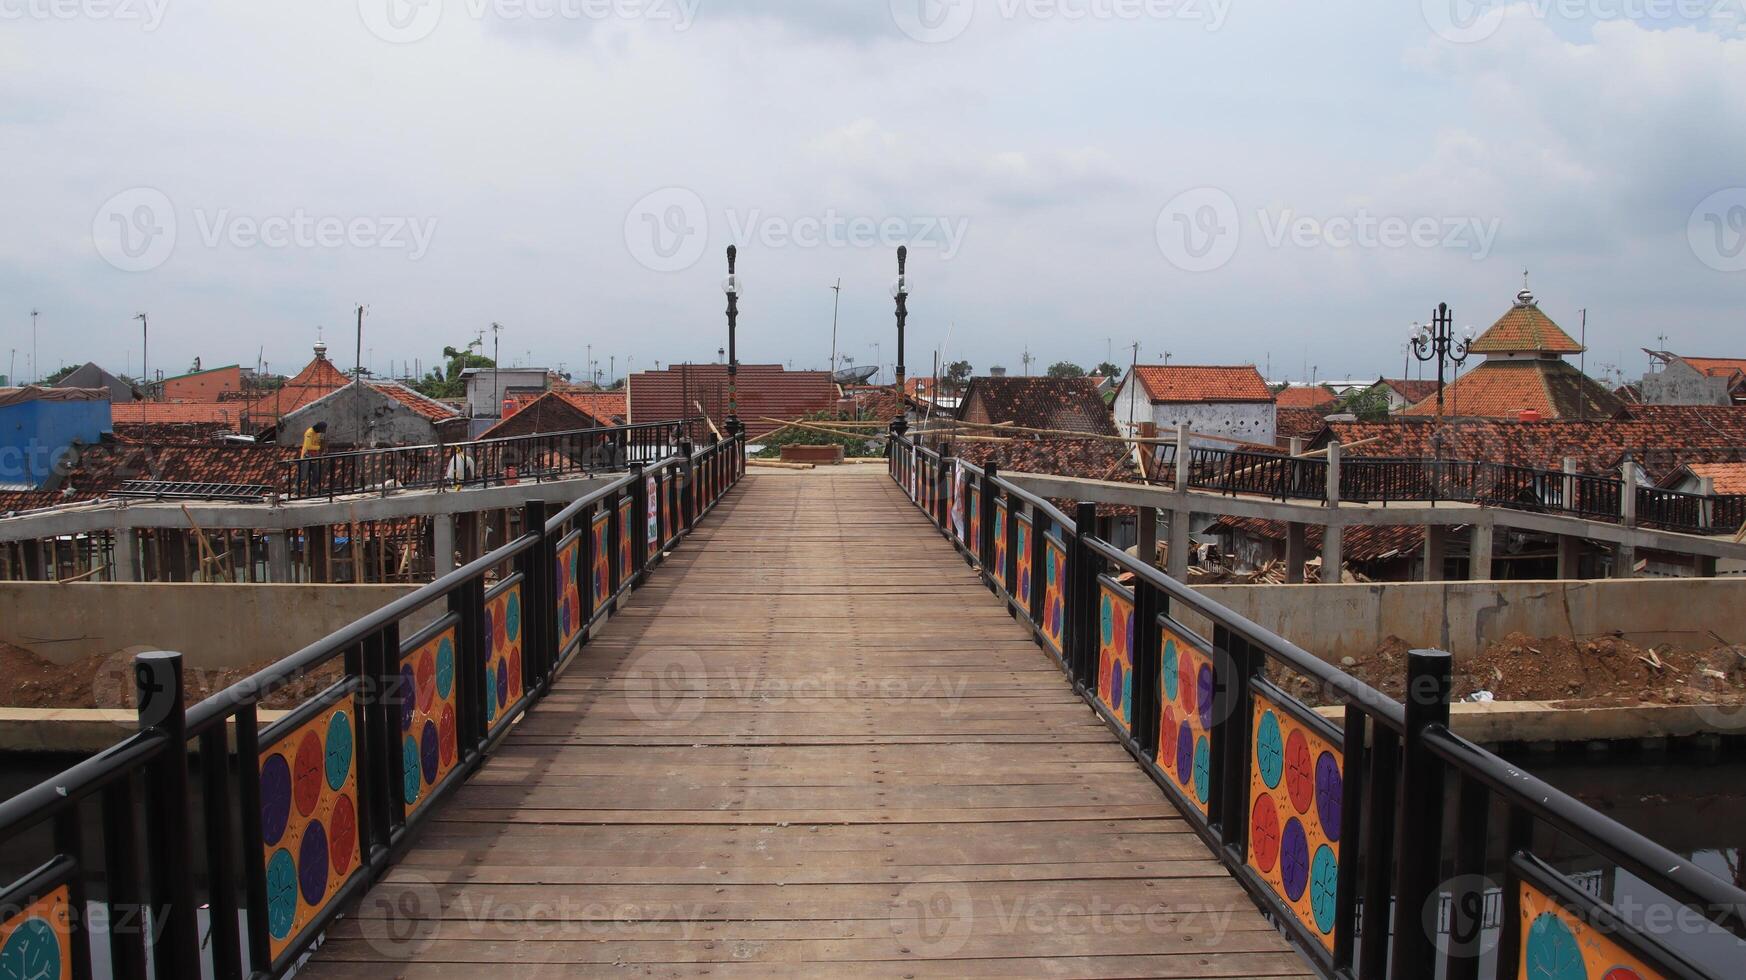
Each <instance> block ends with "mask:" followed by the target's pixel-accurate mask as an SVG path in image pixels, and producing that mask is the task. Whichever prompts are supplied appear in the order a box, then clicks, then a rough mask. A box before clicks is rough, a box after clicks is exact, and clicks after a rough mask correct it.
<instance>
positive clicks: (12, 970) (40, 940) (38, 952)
mask: <svg viewBox="0 0 1746 980" xmlns="http://www.w3.org/2000/svg"><path fill="white" fill-rule="evenodd" d="M64 962H65V960H63V959H62V955H61V937H60V936H59V935H57V934H56V933H55V930H54V927H53V926H51V925H49V924H48V922H46V921H45V920H43V919H40V918H38V917H36V916H31V917H30V918H28V919H25V920H24V922H22V923H21V924H19V926H18V928H17V929H14V930H12V935H10V936H7V937H6V945H5V946H3V947H0V976H6V977H58V976H60V975H61V965H62V964H63V963H64Z"/></svg>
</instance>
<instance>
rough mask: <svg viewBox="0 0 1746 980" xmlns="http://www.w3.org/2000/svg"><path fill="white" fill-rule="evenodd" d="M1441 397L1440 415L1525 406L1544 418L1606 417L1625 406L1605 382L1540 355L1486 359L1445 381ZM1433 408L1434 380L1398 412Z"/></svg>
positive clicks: (1498, 412) (1495, 414) (1484, 414)
mask: <svg viewBox="0 0 1746 980" xmlns="http://www.w3.org/2000/svg"><path fill="white" fill-rule="evenodd" d="M1443 401H1444V407H1443V413H1444V414H1445V415H1448V416H1469V417H1479V418H1496V419H1515V418H1519V417H1520V416H1521V413H1522V412H1523V411H1530V410H1531V411H1535V412H1539V413H1540V416H1541V417H1542V418H1549V419H1571V418H1610V417H1612V416H1615V415H1617V414H1619V412H1620V411H1622V410H1623V409H1624V402H1622V401H1620V399H1619V397H1618V396H1617V395H1615V394H1613V393H1612V392H1611V391H1608V390H1607V388H1606V386H1605V385H1603V384H1601V383H1600V382H1598V381H1596V380H1594V379H1593V378H1590V377H1589V376H1587V375H1585V374H1583V373H1582V372H1581V371H1578V370H1577V369H1576V367H1575V366H1573V365H1571V364H1569V363H1567V362H1565V361H1562V360H1557V359H1545V358H1540V359H1534V360H1515V361H1512V360H1488V361H1486V362H1485V363H1483V364H1481V365H1479V366H1478V367H1476V368H1474V369H1473V370H1471V371H1469V372H1468V373H1466V374H1464V375H1462V376H1461V377H1460V379H1458V380H1457V381H1455V382H1454V383H1453V384H1451V385H1449V386H1448V387H1446V388H1445V389H1444V390H1443ZM1436 413H1437V399H1436V392H1435V386H1433V389H1432V394H1431V396H1430V397H1428V398H1426V399H1425V400H1424V401H1421V402H1419V403H1418V404H1416V405H1413V406H1411V407H1410V408H1406V409H1402V410H1401V413H1400V414H1402V415H1435V414H1436Z"/></svg>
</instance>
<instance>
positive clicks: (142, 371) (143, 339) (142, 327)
mask: <svg viewBox="0 0 1746 980" xmlns="http://www.w3.org/2000/svg"><path fill="white" fill-rule="evenodd" d="M133 318H134V319H135V320H138V321H139V375H140V377H141V378H142V379H143V380H144V383H145V391H146V394H147V395H148V396H149V395H150V394H151V393H152V373H151V371H150V370H148V369H147V368H146V364H147V361H146V349H147V347H148V346H149V345H150V342H151V331H150V330H149V329H148V328H149V326H150V324H149V322H148V321H147V320H146V315H145V314H144V313H136V314H134V317H133ZM35 346H36V340H35V338H32V339H31V347H32V350H31V354H30V362H31V367H32V369H34V368H35V367H36V351H35ZM38 373H39V375H40V372H38Z"/></svg>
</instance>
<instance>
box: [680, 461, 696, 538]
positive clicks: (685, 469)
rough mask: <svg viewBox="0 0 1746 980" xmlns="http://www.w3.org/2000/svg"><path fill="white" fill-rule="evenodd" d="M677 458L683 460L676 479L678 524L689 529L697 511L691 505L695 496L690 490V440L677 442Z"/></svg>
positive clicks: (691, 475) (691, 474)
mask: <svg viewBox="0 0 1746 980" xmlns="http://www.w3.org/2000/svg"><path fill="white" fill-rule="evenodd" d="M679 458H680V459H682V460H684V462H682V463H680V464H679V476H678V478H677V480H676V482H677V484H678V490H679V526H680V527H682V528H684V529H685V530H686V531H690V530H691V525H692V523H693V522H694V521H696V520H697V511H696V509H695V508H694V507H693V506H692V504H693V503H694V502H695V498H694V497H693V490H692V477H693V473H692V472H691V441H690V440H689V439H687V440H684V441H682V442H680V443H679Z"/></svg>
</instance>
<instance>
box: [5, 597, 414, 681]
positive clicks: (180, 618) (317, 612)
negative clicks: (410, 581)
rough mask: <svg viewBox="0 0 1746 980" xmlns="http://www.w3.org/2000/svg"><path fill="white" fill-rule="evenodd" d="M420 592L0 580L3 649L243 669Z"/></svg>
mask: <svg viewBox="0 0 1746 980" xmlns="http://www.w3.org/2000/svg"><path fill="white" fill-rule="evenodd" d="M414 588H415V587H414V586H409V585H186V584H167V583H138V584H134V583H77V584H73V585H55V584H53V583H46V582H0V641H5V642H7V643H11V644H14V645H16V646H21V647H26V648H28V649H31V650H34V651H36V652H37V653H38V654H40V655H41V656H43V657H44V658H46V659H48V660H51V661H54V662H56V663H70V662H72V661H75V660H79V659H82V658H84V657H89V656H92V655H108V654H113V653H115V652H117V651H120V650H123V649H127V648H130V647H151V648H153V649H157V650H174V651H177V652H179V653H182V654H184V655H186V657H187V663H188V665H189V666H190V667H196V668H221V667H240V666H243V665H245V664H250V663H254V662H256V661H259V660H266V659H269V658H278V657H283V656H286V655H287V654H291V653H295V652H296V651H298V650H300V649H302V648H303V647H305V646H308V645H309V644H311V643H313V642H315V641H316V640H319V639H321V638H322V637H324V636H327V635H328V634H330V633H332V632H334V631H335V630H337V629H339V628H340V627H342V626H344V625H346V624H347V623H350V622H353V621H354V620H357V619H360V618H362V617H363V616H366V615H368V614H369V613H371V612H374V611H375V610H377V609H380V608H381V607H382V606H384V605H386V604H387V603H389V602H391V601H393V600H394V599H397V598H399V597H400V596H402V595H405V594H407V593H409V592H412V591H414ZM434 618H435V614H434V613H433V614H432V615H430V616H428V617H425V618H424V619H423V620H422V621H420V622H419V624H420V625H422V622H428V621H430V620H431V619H434Z"/></svg>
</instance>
